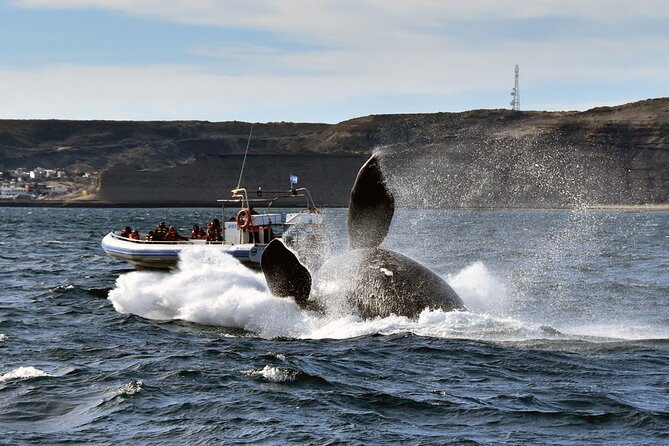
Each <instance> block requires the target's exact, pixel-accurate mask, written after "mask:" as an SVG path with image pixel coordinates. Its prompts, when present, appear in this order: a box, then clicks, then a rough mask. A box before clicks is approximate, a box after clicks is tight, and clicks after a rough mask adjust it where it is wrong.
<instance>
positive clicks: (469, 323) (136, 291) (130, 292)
mask: <svg viewBox="0 0 669 446" xmlns="http://www.w3.org/2000/svg"><path fill="white" fill-rule="evenodd" d="M448 281H449V283H450V284H451V286H452V287H453V288H454V289H455V290H456V291H457V292H458V294H459V295H460V296H461V297H462V299H463V301H464V303H465V305H466V306H467V307H468V309H469V310H470V311H468V312H460V311H454V312H443V311H441V310H425V311H423V312H422V313H421V315H420V316H419V317H418V318H417V319H416V320H412V319H409V318H406V317H402V316H390V317H385V318H375V319H369V320H363V319H361V318H359V317H357V316H354V315H344V316H341V315H340V314H339V315H332V314H326V315H322V314H317V313H314V312H310V311H305V310H302V309H301V308H300V307H299V306H298V305H297V304H295V302H294V301H292V300H291V299H287V298H279V297H276V296H273V295H272V294H271V293H270V291H269V290H268V288H267V285H266V283H265V280H264V277H263V276H262V274H261V273H259V272H255V271H252V270H249V269H248V268H246V267H244V266H242V265H241V264H240V263H239V262H238V261H237V260H235V259H234V258H232V257H230V256H228V255H227V254H224V253H221V252H220V251H216V250H211V249H207V248H205V247H201V248H197V249H193V250H190V251H187V252H185V253H184V254H183V256H182V259H181V261H180V264H179V269H178V270H177V271H174V272H171V273H169V274H166V273H156V272H145V271H136V272H131V273H128V274H124V275H122V276H120V277H119V278H118V279H117V282H116V288H115V289H113V290H112V291H110V293H109V300H111V302H112V303H113V305H114V308H115V309H116V310H117V311H119V312H121V313H133V314H136V315H139V316H142V317H145V318H148V319H156V320H176V319H178V320H185V321H190V322H195V323H200V324H206V325H213V326H221V327H230V328H241V329H244V330H247V331H251V332H254V333H256V334H258V335H259V336H261V337H265V338H275V337H279V336H286V337H293V338H307V339H322V338H335V339H345V338H351V337H356V336H364V335H369V334H375V333H382V334H395V333H404V332H411V333H415V334H418V335H421V336H432V337H442V338H466V339H477V340H493V341H497V340H524V339H546V338H555V337H556V336H557V337H560V336H563V334H562V333H568V334H570V335H574V336H588V335H590V334H591V333H589V332H583V331H579V330H578V327H575V328H572V329H570V330H568V331H565V330H563V327H554V329H551V327H546V325H549V324H545V323H542V321H538V320H536V318H534V319H532V318H530V319H529V320H525V318H523V316H522V314H521V315H518V314H510V313H509V312H507V311H505V304H506V297H507V287H506V285H505V283H504V282H503V281H502V280H500V279H499V278H497V277H495V275H494V274H493V273H491V272H490V271H489V270H488V269H487V268H486V266H485V265H484V264H483V263H481V262H476V263H473V264H471V265H469V266H467V267H466V268H464V269H463V270H462V271H460V272H458V273H457V274H454V275H452V276H450V277H449V280H448ZM608 328H610V327H608ZM641 331H643V330H641ZM641 331H639V332H634V330H632V332H626V333H625V332H624V330H616V331H615V333H612V332H610V330H609V331H608V332H607V336H611V335H615V336H612V337H617V338H623V339H630V338H632V339H638V338H650V337H654V336H649V335H648V333H646V332H643V333H642V332H641ZM592 334H594V333H592ZM620 335H622V336H620ZM665 337H666V336H665Z"/></svg>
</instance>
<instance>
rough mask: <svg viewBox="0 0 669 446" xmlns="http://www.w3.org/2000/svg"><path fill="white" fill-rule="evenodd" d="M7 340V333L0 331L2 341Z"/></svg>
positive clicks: (0, 340)
mask: <svg viewBox="0 0 669 446" xmlns="http://www.w3.org/2000/svg"><path fill="white" fill-rule="evenodd" d="M6 340H7V335H6V334H3V333H0V342H5V341H6Z"/></svg>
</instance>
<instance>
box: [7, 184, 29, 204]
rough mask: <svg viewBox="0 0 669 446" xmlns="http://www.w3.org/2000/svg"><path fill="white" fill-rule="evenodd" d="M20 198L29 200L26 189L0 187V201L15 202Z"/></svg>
mask: <svg viewBox="0 0 669 446" xmlns="http://www.w3.org/2000/svg"><path fill="white" fill-rule="evenodd" d="M21 198H30V193H29V192H28V189H26V188H25V187H20V186H12V185H10V186H0V199H3V200H16V199H21Z"/></svg>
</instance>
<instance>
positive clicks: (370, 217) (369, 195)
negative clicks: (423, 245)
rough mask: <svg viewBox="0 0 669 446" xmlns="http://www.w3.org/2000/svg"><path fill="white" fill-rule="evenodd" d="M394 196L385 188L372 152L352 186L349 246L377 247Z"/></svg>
mask: <svg viewBox="0 0 669 446" xmlns="http://www.w3.org/2000/svg"><path fill="white" fill-rule="evenodd" d="M394 213H395V198H394V197H393V195H392V194H391V193H390V191H389V190H388V187H387V186H386V181H385V178H384V176H383V173H382V172H381V166H380V165H379V161H378V158H377V157H376V156H375V155H372V157H371V158H370V159H369V160H367V162H366V163H365V164H364V165H363V166H362V167H361V168H360V171H359V172H358V176H357V178H356V179H355V184H354V185H353V189H351V199H350V201H349V207H348V234H349V242H350V245H351V249H364V248H376V247H377V246H379V245H380V244H381V242H383V240H384V239H385V238H386V235H387V234H388V228H389V227H390V222H391V221H392V219H393V214H394Z"/></svg>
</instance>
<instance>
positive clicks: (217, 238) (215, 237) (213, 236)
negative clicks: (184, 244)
mask: <svg viewBox="0 0 669 446" xmlns="http://www.w3.org/2000/svg"><path fill="white" fill-rule="evenodd" d="M204 239H205V240H207V241H210V242H222V241H223V237H221V232H220V231H218V230H217V229H216V227H215V226H214V225H212V224H209V228H208V229H207V235H205V236H204Z"/></svg>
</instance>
